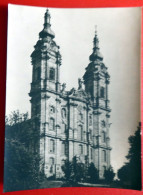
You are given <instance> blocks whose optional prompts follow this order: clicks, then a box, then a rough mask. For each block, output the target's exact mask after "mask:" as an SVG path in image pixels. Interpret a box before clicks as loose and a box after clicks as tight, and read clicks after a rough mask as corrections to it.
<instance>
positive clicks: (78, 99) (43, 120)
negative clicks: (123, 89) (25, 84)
mask: <svg viewBox="0 0 143 195" xmlns="http://www.w3.org/2000/svg"><path fill="white" fill-rule="evenodd" d="M50 18H51V17H50V13H49V10H47V11H46V13H45V16H44V28H43V30H42V31H41V32H40V33H39V40H38V41H37V43H36V45H35V46H34V51H33V53H32V54H31V58H32V66H33V72H32V83H31V91H30V93H29V95H30V97H31V119H32V121H33V127H34V128H33V129H34V133H35V134H36V136H37V139H36V140H35V142H34V143H33V147H34V152H35V153H38V154H39V156H40V157H41V162H40V165H39V167H40V169H41V170H42V171H43V172H44V173H45V175H46V176H47V177H50V176H52V175H56V177H57V178H60V177H62V176H63V172H62V169H61V166H62V165H63V164H64V162H65V160H66V159H68V160H70V161H71V160H72V159H73V157H74V156H76V158H77V160H78V161H79V162H82V163H84V164H86V165H87V166H88V165H89V164H90V163H91V162H93V163H94V165H95V167H96V168H97V169H98V170H99V177H100V178H101V179H102V178H103V177H104V171H105V170H106V169H107V168H108V167H109V166H110V150H111V147H110V136H109V127H110V123H109V118H110V111H111V110H110V108H109V99H108V85H109V79H110V76H109V74H108V71H107V67H106V66H105V64H104V63H103V57H102V55H101V53H100V49H99V40H98V37H97V33H95V37H94V40H93V52H92V54H91V55H90V57H89V59H90V63H89V64H88V66H87V67H86V71H85V74H84V75H83V79H82V80H81V79H79V80H78V89H75V88H72V89H71V90H70V91H66V84H65V83H63V84H61V83H60V66H61V54H60V52H59V46H58V45H57V44H56V42H55V40H54V38H55V34H54V32H53V31H52V29H51V23H50ZM83 85H84V88H83Z"/></svg>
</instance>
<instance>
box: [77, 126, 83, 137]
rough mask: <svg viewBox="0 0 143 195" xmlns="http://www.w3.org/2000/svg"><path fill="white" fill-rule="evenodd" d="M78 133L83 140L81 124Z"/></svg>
mask: <svg viewBox="0 0 143 195" xmlns="http://www.w3.org/2000/svg"><path fill="white" fill-rule="evenodd" d="M78 134H79V140H83V127H82V126H81V125H79V126H78Z"/></svg>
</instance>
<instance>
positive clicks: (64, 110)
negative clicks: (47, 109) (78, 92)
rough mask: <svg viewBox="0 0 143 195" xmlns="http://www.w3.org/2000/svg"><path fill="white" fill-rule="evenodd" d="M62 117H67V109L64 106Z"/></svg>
mask: <svg viewBox="0 0 143 195" xmlns="http://www.w3.org/2000/svg"><path fill="white" fill-rule="evenodd" d="M62 118H66V109H65V108H62Z"/></svg>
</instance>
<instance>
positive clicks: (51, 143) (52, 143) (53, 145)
mask: <svg viewBox="0 0 143 195" xmlns="http://www.w3.org/2000/svg"><path fill="white" fill-rule="evenodd" d="M50 152H51V153H54V152H55V141H54V140H53V139H50Z"/></svg>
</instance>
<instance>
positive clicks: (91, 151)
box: [90, 148, 93, 159]
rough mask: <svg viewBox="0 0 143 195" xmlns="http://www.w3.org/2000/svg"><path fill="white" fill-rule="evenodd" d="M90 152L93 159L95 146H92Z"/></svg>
mask: <svg viewBox="0 0 143 195" xmlns="http://www.w3.org/2000/svg"><path fill="white" fill-rule="evenodd" d="M90 153H91V159H93V148H91V150H90Z"/></svg>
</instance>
